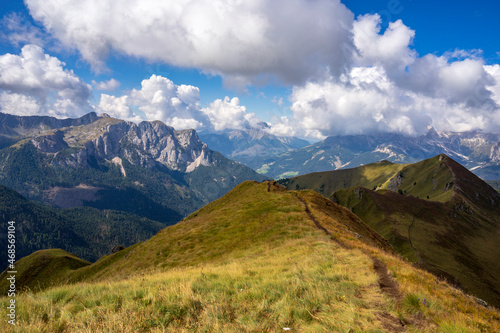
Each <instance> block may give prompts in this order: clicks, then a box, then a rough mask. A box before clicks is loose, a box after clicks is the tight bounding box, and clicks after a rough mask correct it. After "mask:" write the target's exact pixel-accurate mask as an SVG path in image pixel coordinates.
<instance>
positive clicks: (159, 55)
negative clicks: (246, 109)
mask: <svg viewBox="0 0 500 333" xmlns="http://www.w3.org/2000/svg"><path fill="white" fill-rule="evenodd" d="M25 3H26V5H27V7H28V9H29V11H30V14H31V15H32V16H33V18H35V19H36V20H38V21H39V22H41V23H42V24H43V25H44V26H45V28H46V29H47V30H48V31H49V32H51V33H52V34H53V35H54V36H55V37H56V38H58V39H59V40H60V41H62V43H63V44H64V45H66V46H68V47H71V48H75V49H78V50H79V52H80V53H81V55H82V57H83V58H84V59H85V60H87V61H88V62H89V63H90V64H92V66H93V67H94V68H96V69H102V68H104V67H105V63H104V62H105V59H106V57H107V55H108V54H109V52H110V50H117V51H119V52H122V53H124V54H127V55H132V56H136V57H142V58H145V59H147V60H150V61H162V62H165V63H168V64H172V65H175V66H182V67H193V68H198V69H201V70H203V71H205V72H207V73H212V74H220V75H223V77H224V78H225V79H226V80H227V81H228V82H232V83H234V84H239V85H244V84H246V83H248V82H251V81H255V80H261V79H263V77H265V76H266V75H269V76H272V77H276V78H278V79H279V80H282V81H283V82H288V83H290V82H291V83H299V82H303V81H305V80H306V79H307V78H309V77H311V76H314V75H315V74H316V73H317V72H318V71H324V70H327V69H328V70H330V71H332V72H333V73H339V72H341V71H342V70H343V68H344V67H345V65H346V64H347V63H349V62H350V54H349V50H350V49H351V48H352V41H351V39H350V36H351V26H352V21H353V14H352V13H351V12H350V11H349V10H348V9H347V8H346V7H345V6H344V5H343V4H341V3H340V1H339V0H315V1H308V0H297V1H288V0H273V1H270V0H216V1H213V0H180V1H153V0H146V1H141V2H140V3H138V2H137V1H135V0H123V1H119V2H116V1H112V0H88V1H64V2H61V1H60V0H43V1H42V0H26V1H25ZM339 46H342V47H339Z"/></svg>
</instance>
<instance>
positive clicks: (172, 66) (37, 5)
mask: <svg viewBox="0 0 500 333" xmlns="http://www.w3.org/2000/svg"><path fill="white" fill-rule="evenodd" d="M499 12H500V3H498V2H496V1H454V2H453V3H452V4H451V3H450V2H444V1H429V0H384V1H382V0H372V1H360V0H343V1H342V2H341V1H339V0H176V1H167V0H141V1H136V0H121V1H112V0H86V1H79V0H43V1H42V0H26V1H24V2H22V1H19V0H12V1H9V2H8V3H2V5H1V7H0V111H1V112H5V113H11V114H16V115H50V116H55V117H59V118H65V117H78V116H81V115H84V114H86V113H88V112H91V111H95V112H97V113H107V114H109V115H111V116H113V117H116V118H120V119H126V120H130V121H135V122H139V121H143V120H161V121H163V122H165V123H166V124H168V125H170V126H173V127H174V128H176V129H179V130H180V129H185V128H194V129H196V130H198V131H224V130H228V129H245V128H259V129H263V130H265V131H268V132H269V133H272V134H276V135H280V136H298V137H302V138H307V139H309V140H311V141H314V140H320V139H323V138H325V137H327V136H332V135H346V134H374V133H402V134H405V135H420V134H424V133H425V132H426V131H427V130H428V129H429V127H431V126H433V127H435V128H436V129H437V130H441V131H455V132H461V131H469V130H482V131H485V132H491V133H500V65H499V64H500V37H499V36H498V31H500V21H499V20H497V17H496V16H497V14H498V13H499Z"/></svg>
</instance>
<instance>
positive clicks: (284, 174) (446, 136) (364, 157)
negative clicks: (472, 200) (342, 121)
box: [247, 128, 500, 180]
mask: <svg viewBox="0 0 500 333" xmlns="http://www.w3.org/2000/svg"><path fill="white" fill-rule="evenodd" d="M438 154H446V155H448V156H450V157H451V158H453V159H454V160H456V161H457V162H459V163H460V164H462V165H464V166H465V167H467V168H468V169H469V170H471V171H472V172H474V173H475V174H476V175H478V176H479V177H481V178H482V179H485V180H499V179H500V135H498V134H488V133H482V132H479V131H470V132H460V133H454V132H437V131H436V130H435V129H434V128H431V129H429V131H428V132H427V134H426V135H421V136H416V137H410V136H405V135H401V134H393V133H389V134H374V135H347V136H331V137H328V138H326V139H325V140H323V141H320V142H317V143H314V144H311V145H308V146H305V147H302V148H298V149H294V150H291V151H288V152H285V153H283V154H281V155H273V156H271V158H268V159H267V160H266V161H264V162H263V161H262V159H260V158H257V159H256V160H255V162H253V163H249V164H247V165H251V167H252V168H254V169H255V170H258V171H259V172H260V173H261V174H263V175H266V176H268V177H270V178H276V179H278V178H289V177H293V176H297V175H303V174H307V173H310V172H319V171H329V170H338V169H345V168H354V167H357V166H360V165H365V164H370V163H375V162H378V161H381V160H387V161H391V162H395V163H415V162H419V161H422V160H425V159H428V158H431V157H433V156H436V155H438ZM262 162H263V163H262Z"/></svg>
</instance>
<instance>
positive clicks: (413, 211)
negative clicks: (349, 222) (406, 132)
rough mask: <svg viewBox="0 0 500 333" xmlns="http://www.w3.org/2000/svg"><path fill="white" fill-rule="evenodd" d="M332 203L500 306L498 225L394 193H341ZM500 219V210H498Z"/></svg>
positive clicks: (411, 255)
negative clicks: (341, 206)
mask: <svg viewBox="0 0 500 333" xmlns="http://www.w3.org/2000/svg"><path fill="white" fill-rule="evenodd" d="M334 200H337V202H339V203H340V204H342V205H344V206H346V207H348V208H350V209H351V210H352V212H353V213H355V214H356V215H357V216H359V217H360V218H361V219H362V220H363V221H367V223H368V224H369V225H370V226H371V227H373V228H374V229H375V230H377V231H378V232H379V233H380V234H381V235H382V236H384V237H385V238H387V240H388V241H389V242H390V243H391V244H392V245H393V246H394V248H395V250H396V251H397V252H399V253H400V254H402V255H403V256H404V257H406V258H407V259H409V260H410V261H412V262H415V263H418V264H419V265H420V266H422V267H424V268H426V269H428V270H429V271H431V272H433V273H435V274H438V275H440V276H443V277H446V278H447V279H449V280H450V281H451V282H453V283H455V284H458V285H460V286H462V287H463V288H465V289H466V290H468V291H469V292H471V293H473V294H475V295H477V296H478V297H480V298H482V299H485V300H487V301H488V302H491V303H493V304H495V305H498V304H500V278H499V277H500V265H499V264H498V258H500V248H499V247H498V239H500V229H499V228H498V225H499V223H498V219H497V221H496V222H495V221H494V220H490V219H487V218H485V217H481V216H479V214H468V213H465V212H457V211H456V210H455V209H454V207H453V206H450V205H448V204H444V203H440V202H431V201H427V200H421V199H416V198H414V197H407V196H403V195H400V194H398V193H395V192H392V191H385V192H383V193H381V192H375V191H371V190H368V189H364V188H360V187H358V188H354V189H347V190H342V191H338V192H336V193H335V194H334ZM496 213H497V214H500V211H499V210H496Z"/></svg>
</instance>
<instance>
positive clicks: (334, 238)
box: [296, 194, 350, 249]
mask: <svg viewBox="0 0 500 333" xmlns="http://www.w3.org/2000/svg"><path fill="white" fill-rule="evenodd" d="M296 196H297V199H299V201H300V202H302V204H303V205H304V207H305V212H306V214H307V216H308V217H309V219H310V220H311V221H313V222H314V224H315V225H316V228H318V229H319V230H321V231H323V232H324V233H325V234H327V235H328V236H330V238H331V239H332V240H333V241H334V242H335V243H337V244H339V245H340V246H341V247H342V248H344V249H350V247H349V246H348V245H346V244H344V243H343V242H342V241H340V240H339V239H338V238H336V237H335V236H333V235H332V234H331V232H330V231H328V230H327V229H326V228H325V227H323V226H322V225H321V223H319V221H318V220H316V218H315V217H314V215H313V214H312V213H311V210H310V209H309V206H307V203H306V201H305V200H304V198H302V197H301V196H299V195H298V194H296Z"/></svg>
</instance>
